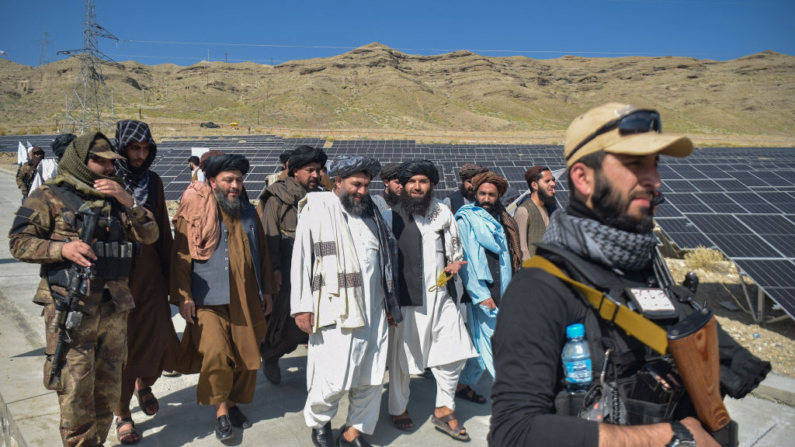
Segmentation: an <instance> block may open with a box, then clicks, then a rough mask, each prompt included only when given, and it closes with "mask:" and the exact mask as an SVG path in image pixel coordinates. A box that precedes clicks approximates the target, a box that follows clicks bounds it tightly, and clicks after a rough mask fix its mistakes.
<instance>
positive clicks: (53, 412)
mask: <svg viewBox="0 0 795 447" xmlns="http://www.w3.org/2000/svg"><path fill="white" fill-rule="evenodd" d="M19 197H20V195H19V191H18V190H17V188H16V185H15V183H14V178H13V177H12V176H11V175H9V174H6V173H0V232H2V235H3V238H4V237H5V235H6V234H7V233H8V229H9V228H10V226H11V222H12V221H13V218H14V216H13V213H14V212H15V211H16V209H17V207H18V206H19V199H18V198H19ZM4 240H5V239H4ZM38 271H39V269H38V266H36V265H32V264H24V263H20V262H17V261H16V260H14V259H13V258H12V257H11V255H10V254H9V251H8V244H7V242H3V243H0V415H1V416H2V434H1V436H0V446H16V445H20V446H24V445H27V446H31V447H32V446H55V445H60V441H59V435H58V414H59V409H58V402H57V398H56V395H55V393H54V392H50V391H47V390H46V389H44V386H43V385H42V380H43V370H42V368H43V363H44V357H43V352H44V330H45V328H44V324H43V320H42V318H41V316H40V315H41V308H40V307H39V306H37V305H35V304H33V303H32V302H31V298H32V297H33V293H34V291H35V288H36V286H37V285H38V282H39V276H38ZM172 311H173V313H174V315H175V318H174V319H173V321H174V324H175V327H176V328H177V331H178V332H181V331H182V330H183V328H184V322H183V321H182V318H181V317H179V316H178V315H177V314H176V309H174V308H173V307H172ZM305 367H306V350H305V349H304V348H303V347H302V348H299V349H298V350H297V351H296V352H294V353H293V354H292V355H290V356H289V358H286V359H284V360H283V361H282V383H281V384H280V385H279V386H274V385H271V384H270V383H269V382H267V381H266V380H265V379H264V378H263V377H262V376H261V375H260V374H259V373H258V383H257V388H256V394H255V397H254V403H253V404H250V405H244V406H241V408H242V409H243V411H244V412H245V413H246V414H247V415H248V417H249V418H250V419H251V421H252V422H253V423H254V426H253V427H252V428H250V429H248V430H246V431H245V432H241V431H239V430H238V431H237V433H236V437H235V438H234V439H233V440H232V441H231V442H228V443H227V445H274V446H312V443H311V441H310V439H309V434H310V431H309V429H308V428H307V427H306V425H305V424H304V418H303V415H302V413H301V410H302V408H303V406H304V399H305V397H306V374H305ZM197 380H198V375H192V376H180V377H175V378H169V377H163V378H161V379H160V380H159V381H158V382H157V383H156V384H155V386H154V387H153V390H154V393H155V395H156V396H157V397H158V399H159V400H160V412H159V413H158V414H157V416H155V417H148V416H146V415H144V414H143V413H142V412H141V411H140V409H138V408H137V406H136V405H135V399H133V404H134V410H133V419H134V420H135V421H136V428H137V429H138V431H139V433H141V434H142V437H143V439H142V442H141V443H140V445H144V446H169V447H171V446H182V445H190V446H218V445H220V443H219V442H218V441H217V440H216V439H215V434H214V429H213V419H214V418H213V411H212V409H211V408H208V407H199V406H198V405H196V394H195V386H196V382H197ZM774 381H775V382H776V384H777V387H780V389H781V391H780V392H778V391H777V390H778V389H779V388H775V389H770V388H768V392H769V393H770V394H772V395H773V396H776V395H777V396H786V388H787V387H789V393H792V392H793V390H795V387H793V382H794V381H792V380H791V379H786V378H776V379H775V380H774ZM490 386H491V381H490V379H488V378H484V379H483V380H482V381H481V383H480V384H479V385H478V386H477V387H475V388H476V389H477V391H478V392H479V393H481V394H484V395H488V390H489V388H490ZM435 393H436V391H435V384H434V382H433V380H432V379H425V378H421V377H416V378H412V381H411V396H412V398H411V403H410V404H409V411H410V413H411V415H412V417H413V418H414V422H415V423H416V424H417V425H418V426H419V427H418V429H417V430H416V431H415V432H414V433H411V434H406V433H404V432H401V431H399V430H397V429H395V428H394V427H393V426H392V424H391V423H390V419H389V417H388V414H387V410H386V403H387V395H386V394H387V393H386V388H385V391H384V395H383V399H382V401H381V418H380V420H379V422H378V426H377V428H376V433H375V435H373V436H370V437H368V439H369V440H370V441H371V442H372V443H373V444H375V445H393V446H409V445H412V446H413V445H421V446H434V447H437V446H439V447H441V446H456V445H460V443H459V442H457V441H454V440H452V439H451V438H448V437H447V436H444V435H442V434H440V433H438V432H436V431H435V430H434V428H433V425H432V424H431V422H430V417H431V413H432V411H433V404H434V397H435ZM726 403H727V406H728V408H729V412H730V413H731V415H732V417H733V418H734V419H735V420H737V421H738V423H739V424H740V436H741V445H743V446H752V445H754V446H777V445H789V444H790V443H791V441H792V439H795V408H793V407H790V406H788V405H784V404H781V403H775V402H771V401H768V400H763V399H760V398H756V397H748V398H746V399H744V400H743V401H734V400H731V399H727V402H726ZM490 410H491V409H490V405H489V404H487V405H477V404H473V403H469V402H461V403H459V404H458V409H457V413H458V415H459V417H460V418H461V420H462V421H463V422H464V424H465V425H466V427H467V429H468V431H469V433H470V436H471V437H472V441H471V442H470V443H469V445H473V446H485V445H486V435H487V433H488V425H489V414H490ZM346 414H347V399H343V402H342V404H341V405H340V411H339V413H338V415H337V417H336V418H334V420H333V421H332V426H333V427H334V429H335V434H337V429H339V427H340V426H342V425H343V424H344V423H345V415H346ZM106 445H110V446H115V445H119V443H118V441H117V440H116V436H115V434H114V433H111V434H110V435H109V436H108V442H107V443H106Z"/></svg>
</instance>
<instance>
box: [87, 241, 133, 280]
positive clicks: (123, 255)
mask: <svg viewBox="0 0 795 447" xmlns="http://www.w3.org/2000/svg"><path fill="white" fill-rule="evenodd" d="M134 248H135V246H134V244H133V243H132V242H102V241H97V242H94V245H93V246H92V249H93V250H94V254H95V255H97V260H96V262H95V263H94V264H95V271H94V277H95V278H96V279H103V280H113V279H127V278H128V277H129V276H130V271H131V270H132V266H133V254H134Z"/></svg>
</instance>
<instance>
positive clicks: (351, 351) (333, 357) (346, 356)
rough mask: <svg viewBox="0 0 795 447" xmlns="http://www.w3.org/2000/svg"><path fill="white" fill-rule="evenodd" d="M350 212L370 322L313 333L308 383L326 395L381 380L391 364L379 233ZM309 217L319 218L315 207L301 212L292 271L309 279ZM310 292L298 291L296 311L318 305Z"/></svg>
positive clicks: (310, 251) (306, 309)
mask: <svg viewBox="0 0 795 447" xmlns="http://www.w3.org/2000/svg"><path fill="white" fill-rule="evenodd" d="M330 196H332V195H330ZM336 200H339V199H336ZM343 212H344V211H343ZM345 215H346V217H347V221H348V229H349V230H350V234H351V237H352V239H353V240H354V241H355V244H354V246H355V248H356V256H357V258H358V261H359V266H360V267H361V272H362V280H363V291H364V300H363V302H364V303H363V304H364V317H365V325H364V327H360V328H356V329H340V328H338V327H336V326H327V327H322V328H320V329H319V330H318V331H316V332H315V333H313V334H311V335H310V336H309V352H308V355H307V377H306V378H307V388H308V389H309V390H310V392H312V389H313V388H315V390H314V391H315V392H317V391H320V392H321V393H322V395H324V396H332V395H335V394H338V393H340V392H341V391H347V390H350V389H351V388H355V387H359V386H367V385H381V384H382V383H383V381H384V372H385V369H386V360H387V353H386V351H387V350H386V347H387V344H386V343H387V335H388V332H387V329H388V324H387V319H386V310H385V309H384V289H383V282H382V273H381V271H380V268H379V265H380V262H379V253H378V250H379V249H380V247H379V243H378V238H377V237H376V235H375V234H373V232H372V231H371V230H370V228H369V227H368V226H367V224H366V223H365V222H364V221H363V220H362V218H361V217H357V216H352V215H350V214H347V213H345ZM307 219H313V216H312V215H311V213H309V214H306V215H305V214H301V215H300V216H299V220H298V225H297V228H296V237H295V245H294V248H293V259H292V262H293V267H292V272H293V274H296V273H297V274H298V275H299V277H304V278H300V280H303V281H310V280H311V278H312V276H311V267H312V243H313V242H312V240H311V235H310V233H309V230H308V225H307V224H306V222H307ZM302 223H304V225H302ZM307 275H308V276H307ZM295 279H298V278H295ZM307 296H308V295H307V294H300V295H299V296H295V295H294V296H293V299H292V305H293V309H292V310H293V314H295V313H298V312H312V311H313V310H314V303H313V302H312V300H311V296H309V298H310V300H309V302H306V301H307V300H306V299H303V298H302V297H307Z"/></svg>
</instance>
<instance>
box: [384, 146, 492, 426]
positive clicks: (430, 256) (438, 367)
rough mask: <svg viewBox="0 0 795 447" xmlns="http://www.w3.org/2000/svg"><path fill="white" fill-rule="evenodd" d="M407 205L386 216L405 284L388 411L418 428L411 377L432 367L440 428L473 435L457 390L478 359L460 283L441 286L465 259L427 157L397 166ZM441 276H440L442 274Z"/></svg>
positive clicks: (400, 421)
mask: <svg viewBox="0 0 795 447" xmlns="http://www.w3.org/2000/svg"><path fill="white" fill-rule="evenodd" d="M397 176H398V179H399V180H400V183H401V184H402V185H403V192H402V194H401V196H400V197H401V198H400V203H399V204H398V205H397V206H395V207H394V208H392V209H391V210H388V211H387V212H386V213H385V215H384V218H385V219H386V221H387V222H391V227H392V231H393V233H394V235H395V238H396V239H397V240H398V255H399V257H398V260H399V262H398V286H399V290H400V304H401V311H402V313H403V323H401V324H400V325H398V327H396V328H394V331H393V332H392V333H391V334H390V348H391V355H390V359H389V414H390V415H392V423H393V424H394V425H395V427H396V428H398V429H400V430H412V429H413V428H414V422H413V421H412V420H411V417H410V416H409V413H408V403H409V402H408V401H409V378H410V376H411V374H421V373H422V372H423V371H424V370H425V368H430V369H431V372H432V373H433V376H434V378H435V379H436V409H435V411H434V413H433V416H432V421H433V424H434V425H435V426H436V427H437V429H438V430H440V431H442V432H444V433H446V434H448V435H450V436H452V437H453V438H455V439H459V440H468V439H469V435H468V434H467V432H466V429H464V426H463V424H461V423H460V422H459V421H458V418H457V416H456V414H455V390H456V385H457V384H458V378H459V375H460V374H461V370H462V369H463V368H464V365H465V363H466V360H467V359H469V358H472V357H475V356H477V352H475V350H474V348H473V347H472V341H471V340H470V338H469V334H468V333H467V331H466V327H465V326H464V321H463V320H462V318H461V313H460V312H459V310H458V306H457V304H458V303H457V301H458V297H460V282H458V281H450V282H448V283H446V284H440V283H439V278H440V277H447V276H448V275H449V276H453V275H456V274H457V273H458V272H459V270H460V269H461V268H462V266H463V265H465V264H466V262H465V261H464V260H463V253H462V252H461V240H460V238H459V236H458V228H457V227H456V224H455V219H454V217H453V213H452V212H450V209H449V208H448V207H447V206H444V205H442V202H440V201H439V200H437V199H435V198H434V197H433V187H434V185H435V184H436V183H438V182H439V171H438V170H437V169H436V166H434V165H433V163H431V162H430V161H428V160H418V161H409V162H406V163H403V164H402V165H401V166H400V169H398V174H397ZM440 275H441V276H440Z"/></svg>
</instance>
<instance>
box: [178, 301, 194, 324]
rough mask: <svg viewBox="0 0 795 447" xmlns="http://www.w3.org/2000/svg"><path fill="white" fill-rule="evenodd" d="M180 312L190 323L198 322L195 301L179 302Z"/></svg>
mask: <svg viewBox="0 0 795 447" xmlns="http://www.w3.org/2000/svg"><path fill="white" fill-rule="evenodd" d="M179 314H180V315H182V318H184V319H185V321H187V322H188V324H196V322H195V320H194V318H195V317H196V304H195V303H194V302H193V301H189V300H185V301H183V302H181V303H179Z"/></svg>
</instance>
